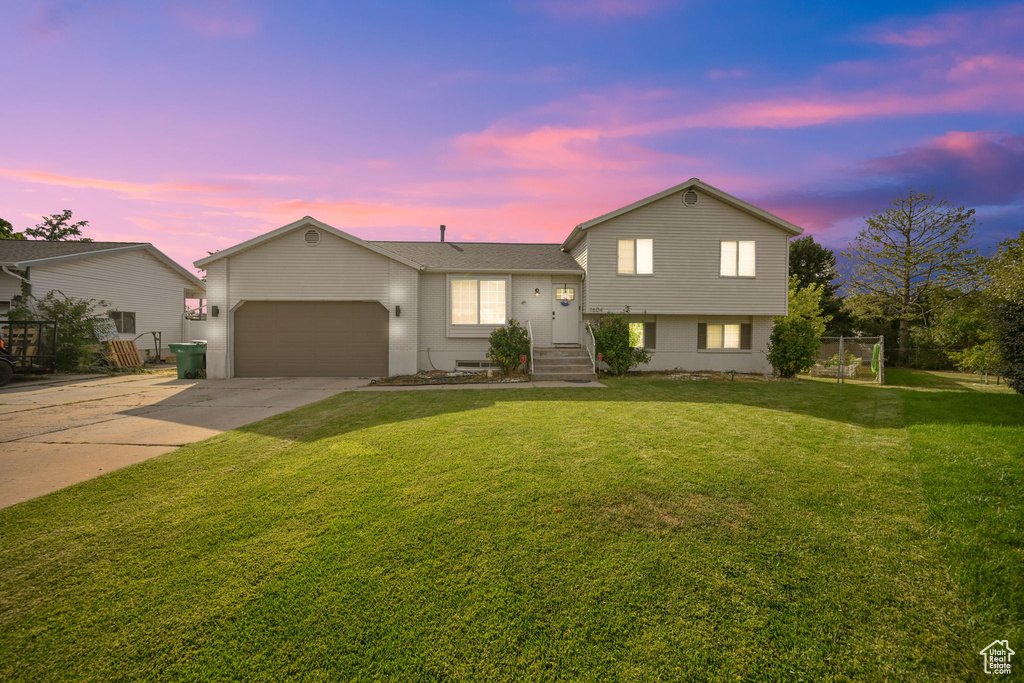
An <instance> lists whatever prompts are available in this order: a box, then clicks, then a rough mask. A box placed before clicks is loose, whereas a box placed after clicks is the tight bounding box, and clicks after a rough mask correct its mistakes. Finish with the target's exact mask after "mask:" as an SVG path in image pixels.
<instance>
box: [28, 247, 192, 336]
mask: <svg viewBox="0 0 1024 683" xmlns="http://www.w3.org/2000/svg"><path fill="white" fill-rule="evenodd" d="M29 279H30V280H31V282H32V295H33V296H35V297H37V298H41V297H43V296H45V295H46V293H47V292H49V291H51V290H60V291H61V292H63V293H64V294H65V295H67V296H70V297H75V298H79V299H97V300H104V301H106V302H108V304H109V305H107V306H104V307H102V310H104V311H106V310H118V311H130V312H134V313H135V332H136V333H135V334H124V335H121V338H122V339H134V338H135V337H136V336H138V335H139V334H142V333H143V332H150V331H159V332H160V333H162V335H163V351H164V353H166V352H167V345H168V344H170V343H173V342H178V341H181V332H182V320H181V318H182V314H183V313H184V310H185V290H186V288H188V289H191V288H192V287H193V286H194V285H193V284H192V283H191V282H189V281H188V280H186V279H185V278H184V277H182V276H181V274H180V273H177V272H175V271H174V270H172V269H171V268H170V267H168V266H167V265H165V264H164V263H162V262H160V261H159V260H157V259H156V258H155V257H153V256H152V255H151V254H149V253H148V252H146V251H142V250H137V251H127V252H122V253H118V254H107V255H100V256H92V257H88V258H78V259H71V260H68V261H58V262H56V263H50V264H45V265H39V266H33V267H32V268H31V276H30V278H29ZM136 344H138V346H139V348H140V349H152V348H153V346H154V344H153V338H152V336H146V337H140V338H139V340H138V341H137V342H136Z"/></svg>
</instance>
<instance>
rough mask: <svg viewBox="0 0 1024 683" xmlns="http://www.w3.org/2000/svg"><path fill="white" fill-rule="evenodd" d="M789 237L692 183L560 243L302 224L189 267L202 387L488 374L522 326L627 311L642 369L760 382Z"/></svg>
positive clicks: (538, 336)
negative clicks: (197, 299)
mask: <svg viewBox="0 0 1024 683" xmlns="http://www.w3.org/2000/svg"><path fill="white" fill-rule="evenodd" d="M801 232H802V229H801V228H799V227H797V226H795V225H793V224H792V223H789V222H787V221H784V220H782V219H781V218H778V217H777V216H774V215H772V214H770V213H768V212H767V211H764V210H762V209H759V208H757V207H755V206H752V205H750V204H748V203H746V202H744V201H742V200H739V199H737V198H735V197H733V196H731V195H729V194H726V193H725V192H723V191H721V190H719V189H717V188H714V187H712V186H710V185H708V184H706V183H704V182H701V181H700V180H698V179H696V178H693V179H691V180H688V181H687V182H685V183H682V184H680V185H677V186H675V187H672V188H669V189H667V190H665V191H663V192H659V193H658V194H655V195H652V196H650V197H647V198H646V199H642V200H640V201H637V202H634V203H633V204H630V205H628V206H624V207H622V208H619V209H616V210H615V211H612V212H610V213H607V214H604V215H603V216H599V217H598V218H594V219H593V220H589V221H587V222H585V223H581V224H579V225H577V226H576V227H575V228H574V229H573V230H572V231H571V232H570V233H569V235H568V236H567V237H566V239H565V241H564V242H562V243H561V244H496V243H475V242H460V243H453V242H445V241H444V226H442V228H441V236H440V240H439V241H437V242H387V241H364V240H361V239H359V238H358V237H355V236H353V235H350V234H348V233H345V232H343V231H341V230H338V229H336V228H333V227H331V226H329V225H326V224H324V223H322V222H320V221H318V220H316V219H314V218H310V217H308V216H307V217H305V218H302V219H301V220H298V221H296V222H294V223H291V224H289V225H286V226H284V227H281V228H278V229H277V230H274V231H272V232H269V233H266V234H264V235H261V236H259V237H256V238H254V239H251V240H248V241H246V242H243V243H241V244H238V245H235V246H233V247H230V248H228V249H225V250H223V251H219V252H216V253H214V254H212V255H211V256H209V257H207V258H204V259H201V260H199V261H196V263H195V265H196V267H197V268H204V269H206V271H207V290H208V298H209V304H210V316H211V317H210V319H209V322H208V329H207V333H206V337H207V339H208V340H209V347H208V351H207V361H208V369H207V374H208V376H209V377H232V376H261V375H264V376H274V375H279V376H317V375H322V376H381V375H388V374H407V373H413V372H416V371H418V370H430V369H439V370H453V369H456V368H480V367H487V360H486V355H485V354H486V351H487V348H488V341H487V338H488V336H489V335H490V333H491V331H492V330H493V329H494V328H495V327H496V326H498V325H502V324H504V323H505V322H506V321H507V320H508V319H509V318H515V319H516V320H518V321H520V322H521V323H523V324H526V323H527V322H529V325H530V328H531V331H532V335H533V339H534V346H535V347H536V348H538V349H546V348H551V347H564V348H565V349H572V348H574V347H579V346H580V345H581V344H583V343H585V342H586V339H587V335H588V333H587V331H586V329H585V326H584V321H587V320H597V319H599V318H600V317H601V315H602V314H605V313H609V312H625V311H628V314H629V316H630V319H631V321H632V322H633V323H635V324H636V325H637V333H638V334H640V335H642V337H643V343H644V345H645V346H648V347H650V348H652V349H654V355H653V357H652V360H651V362H650V363H649V364H648V366H647V368H648V369H674V368H683V369H687V370H722V371H729V370H735V371H738V372H770V371H771V368H770V365H769V364H768V362H767V359H766V351H767V343H768V337H769V334H770V332H771V328H772V321H773V318H774V316H776V315H784V314H785V313H786V310H787V304H788V287H787V283H788V272H789V267H788V266H789V238H790V237H792V236H794V235H799V234H800V233H801Z"/></svg>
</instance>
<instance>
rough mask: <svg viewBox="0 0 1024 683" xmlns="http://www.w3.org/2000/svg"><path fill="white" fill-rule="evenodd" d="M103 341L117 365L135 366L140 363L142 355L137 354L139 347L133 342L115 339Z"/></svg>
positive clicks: (120, 366)
mask: <svg viewBox="0 0 1024 683" xmlns="http://www.w3.org/2000/svg"><path fill="white" fill-rule="evenodd" d="M105 343H106V345H107V350H108V351H110V357H111V358H112V359H113V361H114V365H116V366H117V367H119V368H137V367H139V366H141V365H142V356H140V355H139V348H138V347H137V346H135V342H133V341H124V340H121V339H115V340H114V341H108V342H105Z"/></svg>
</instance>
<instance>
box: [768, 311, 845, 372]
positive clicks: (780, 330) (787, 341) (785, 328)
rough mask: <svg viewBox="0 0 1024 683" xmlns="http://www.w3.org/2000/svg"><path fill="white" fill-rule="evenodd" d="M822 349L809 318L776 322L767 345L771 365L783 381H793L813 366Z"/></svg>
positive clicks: (795, 318) (790, 318)
mask: <svg viewBox="0 0 1024 683" xmlns="http://www.w3.org/2000/svg"><path fill="white" fill-rule="evenodd" d="M820 346H821V339H820V338H819V337H818V329H817V327H816V326H815V325H814V323H813V322H811V321H810V320H808V319H807V318H801V317H789V316H787V317H784V318H776V319H775V326H774V327H772V336H771V339H770V341H769V342H768V362H769V363H771V364H772V367H773V368H775V372H776V373H778V374H779V376H780V377H793V376H794V375H796V374H797V373H800V372H806V371H807V370H808V369H809V368H810V367H811V366H812V365H814V361H815V358H816V357H817V355H818V348H819V347H820ZM836 360H839V359H838V358H837V359H836Z"/></svg>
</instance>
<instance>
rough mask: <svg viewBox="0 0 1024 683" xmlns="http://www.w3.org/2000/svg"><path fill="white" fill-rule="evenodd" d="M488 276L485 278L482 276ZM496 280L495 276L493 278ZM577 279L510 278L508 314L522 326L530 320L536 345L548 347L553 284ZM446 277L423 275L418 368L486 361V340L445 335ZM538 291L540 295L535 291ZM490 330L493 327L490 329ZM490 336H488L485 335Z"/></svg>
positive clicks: (530, 276)
mask: <svg viewBox="0 0 1024 683" xmlns="http://www.w3.org/2000/svg"><path fill="white" fill-rule="evenodd" d="M481 277H487V276H483V275H482V276H481ZM495 277H497V276H495ZM579 281H580V279H579V277H572V276H569V277H565V276H554V277H553V276H550V275H520V274H514V275H512V276H511V282H512V286H511V288H510V292H509V297H510V302H511V303H510V309H509V310H510V315H511V317H513V318H515V319H516V320H517V321H519V322H520V323H521V324H523V325H524V326H525V325H526V323H527V321H530V323H531V327H532V328H533V334H534V345H535V346H550V345H551V310H552V306H553V291H552V287H553V286H554V283H562V282H565V283H575V284H576V285H577V286H579ZM447 289H448V276H447V275H446V274H445V273H423V274H421V275H420V289H419V366H420V369H421V370H431V369H435V368H436V369H439V370H440V369H444V370H450V369H452V368H454V367H455V361H457V360H483V359H484V358H486V356H485V354H486V353H487V348H488V340H487V338H486V337H480V338H467V337H455V336H449V335H448V329H449V325H448V315H449V313H448V291H447ZM538 289H539V290H540V295H536V294H535V291H536V290H538ZM491 329H493V328H491ZM488 334H489V333H488Z"/></svg>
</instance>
